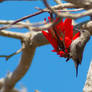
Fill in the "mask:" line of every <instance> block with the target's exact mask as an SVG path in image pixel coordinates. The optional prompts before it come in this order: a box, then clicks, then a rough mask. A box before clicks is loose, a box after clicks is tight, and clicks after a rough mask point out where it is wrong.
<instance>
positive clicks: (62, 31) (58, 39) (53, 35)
mask: <svg viewBox="0 0 92 92" xmlns="http://www.w3.org/2000/svg"><path fill="white" fill-rule="evenodd" d="M48 19H49V22H51V19H50V17H48ZM57 20H60V21H59V23H57V24H56V25H55V26H54V27H51V28H49V29H48V32H45V31H42V33H43V35H44V36H45V37H46V39H47V40H48V41H49V42H50V43H51V45H52V46H53V48H54V50H52V52H56V53H57V55H60V57H65V58H68V57H69V50H70V45H71V43H72V41H73V40H75V39H76V38H77V37H79V36H80V32H78V33H77V34H75V35H74V36H73V25H72V20H71V19H69V18H67V19H65V21H64V22H63V20H62V19H61V18H56V21H57ZM45 21H46V19H45Z"/></svg>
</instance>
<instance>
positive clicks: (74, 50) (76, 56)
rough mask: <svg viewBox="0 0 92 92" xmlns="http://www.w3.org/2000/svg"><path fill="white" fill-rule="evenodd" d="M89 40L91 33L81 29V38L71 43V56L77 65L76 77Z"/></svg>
mask: <svg viewBox="0 0 92 92" xmlns="http://www.w3.org/2000/svg"><path fill="white" fill-rule="evenodd" d="M89 39H90V32H89V31H88V30H86V29H81V30H80V36H79V37H78V38H77V39H75V40H73V41H72V43H71V46H70V53H69V54H70V57H71V58H72V60H73V61H74V64H75V69H76V77H77V76H78V66H79V64H81V62H82V58H83V51H84V47H85V45H86V44H87V42H88V41H89Z"/></svg>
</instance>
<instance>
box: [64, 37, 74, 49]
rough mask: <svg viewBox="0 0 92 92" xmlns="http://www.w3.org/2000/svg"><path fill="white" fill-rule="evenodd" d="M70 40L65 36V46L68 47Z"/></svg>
mask: <svg viewBox="0 0 92 92" xmlns="http://www.w3.org/2000/svg"><path fill="white" fill-rule="evenodd" d="M71 42H72V40H71V39H69V38H68V37H65V48H69V46H70V45H71Z"/></svg>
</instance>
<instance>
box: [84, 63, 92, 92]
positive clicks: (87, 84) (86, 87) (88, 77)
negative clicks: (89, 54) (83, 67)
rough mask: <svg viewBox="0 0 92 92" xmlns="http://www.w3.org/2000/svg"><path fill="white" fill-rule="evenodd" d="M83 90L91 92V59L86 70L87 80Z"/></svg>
mask: <svg viewBox="0 0 92 92" xmlns="http://www.w3.org/2000/svg"><path fill="white" fill-rule="evenodd" d="M83 92H92V61H91V64H90V67H89V70H88V74H87V80H86V82H85V86H84V88H83Z"/></svg>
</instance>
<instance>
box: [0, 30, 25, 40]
mask: <svg viewBox="0 0 92 92" xmlns="http://www.w3.org/2000/svg"><path fill="white" fill-rule="evenodd" d="M0 35H1V36H6V37H11V38H16V39H20V40H23V39H24V34H23V33H18V32H10V31H6V30H2V31H0Z"/></svg>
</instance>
